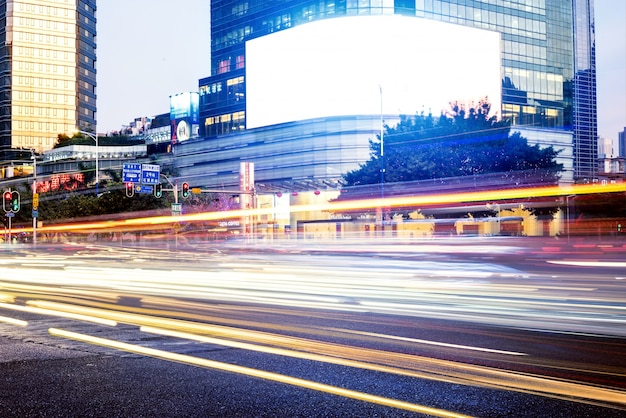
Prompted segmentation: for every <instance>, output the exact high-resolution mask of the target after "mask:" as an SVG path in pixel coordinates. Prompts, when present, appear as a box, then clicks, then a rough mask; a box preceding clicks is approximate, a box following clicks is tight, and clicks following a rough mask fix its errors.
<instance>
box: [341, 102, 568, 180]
mask: <svg viewBox="0 0 626 418" xmlns="http://www.w3.org/2000/svg"><path fill="white" fill-rule="evenodd" d="M490 109H491V105H490V104H489V103H488V102H487V101H486V100H482V101H480V102H479V103H478V104H477V105H476V106H474V107H470V108H469V109H467V110H466V109H465V108H464V107H463V106H462V105H459V104H458V103H453V104H451V110H450V112H449V113H448V114H443V113H442V114H441V115H440V116H439V117H438V118H434V117H433V116H432V115H430V114H429V115H424V114H421V115H416V116H413V117H409V116H402V117H401V119H400V122H399V123H398V125H397V126H396V127H394V128H391V127H389V126H386V127H385V128H386V134H385V135H384V159H383V158H381V155H380V154H381V153H380V149H381V141H380V137H378V140H377V141H372V140H370V159H369V160H368V161H366V162H365V163H364V164H362V165H361V166H360V167H359V168H358V169H356V170H353V171H351V172H349V173H347V174H346V175H345V176H344V181H345V183H346V185H347V186H355V185H362V184H378V183H379V182H380V181H381V169H383V166H384V170H385V172H384V175H385V181H386V182H403V181H414V180H425V179H436V178H447V177H460V176H468V175H477V174H487V173H513V172H516V173H525V174H524V176H525V177H526V178H528V177H531V176H532V177H533V178H535V179H540V180H539V181H542V182H550V183H554V182H556V181H557V180H558V178H559V172H560V171H561V170H562V169H563V167H562V165H561V164H558V163H557V162H556V157H557V155H558V151H555V150H554V149H553V148H552V147H547V148H543V149H540V148H539V146H538V145H535V146H530V145H528V141H527V140H526V139H525V138H524V137H522V136H521V135H520V134H519V132H516V133H514V134H513V135H510V126H509V123H508V121H505V120H497V119H496V117H495V116H489V112H490Z"/></svg>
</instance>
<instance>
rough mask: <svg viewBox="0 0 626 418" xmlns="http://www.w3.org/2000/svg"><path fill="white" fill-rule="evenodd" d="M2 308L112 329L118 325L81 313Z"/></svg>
mask: <svg viewBox="0 0 626 418" xmlns="http://www.w3.org/2000/svg"><path fill="white" fill-rule="evenodd" d="M0 308H2V309H8V310H13V311H19V312H27V313H34V314H39V315H47V316H58V317H62V318H68V319H74V320H78V321H86V322H93V323H95V324H99V325H106V326H110V327H114V326H116V325H117V322H115V321H111V320H109V319H103V318H100V317H95V316H89V315H85V314H80V313H78V314H77V313H72V312H67V311H58V310H54V309H43V308H38V307H32V306H19V305H13V304H8V303H0Z"/></svg>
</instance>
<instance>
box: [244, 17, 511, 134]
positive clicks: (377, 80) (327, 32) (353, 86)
mask: <svg viewBox="0 0 626 418" xmlns="http://www.w3.org/2000/svg"><path fill="white" fill-rule="evenodd" d="M501 62H502V61H501V56H500V34H499V33H497V32H493V31H487V30H482V29H474V28H468V27H465V26H461V25H454V24H449V23H443V22H437V21H433V20H428V19H421V18H416V17H405V16H355V17H341V18H332V19H326V20H321V21H316V22H311V23H307V24H303V25H299V26H296V27H294V28H290V29H287V30H283V31H279V32H276V33H273V34H270V35H266V36H262V37H260V38H256V39H253V40H250V41H248V42H246V122H247V128H248V129H251V128H255V127H260V126H268V125H273V124H277V123H284V122H291V121H298V120H305V119H312V118H318V117H328V116H347V115H377V114H380V113H381V106H382V113H384V114H386V115H398V114H408V115H410V114H415V113H416V112H417V113H419V112H421V111H425V112H428V111H432V112H433V114H435V115H438V114H439V113H440V112H441V110H446V109H448V108H449V103H450V102H451V101H460V102H471V101H477V100H479V99H481V98H484V97H487V98H488V100H489V101H490V103H491V104H492V111H494V112H497V113H498V114H499V113H500V108H501V81H500V80H501V71H500V67H501Z"/></svg>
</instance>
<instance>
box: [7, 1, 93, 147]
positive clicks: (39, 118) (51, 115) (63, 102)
mask: <svg viewBox="0 0 626 418" xmlns="http://www.w3.org/2000/svg"><path fill="white" fill-rule="evenodd" d="M0 21H1V22H2V24H1V25H0V147H1V148H2V149H0V152H2V151H6V150H7V149H10V148H25V149H35V150H36V151H38V152H41V151H44V150H48V149H51V148H52V147H53V146H54V144H55V143H56V141H57V138H58V135H59V134H67V135H70V136H71V135H72V134H73V133H74V132H75V131H76V130H77V129H79V130H90V131H94V132H95V131H96V0H28V1H26V0H24V1H22V0H6V1H0Z"/></svg>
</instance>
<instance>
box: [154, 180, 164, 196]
mask: <svg viewBox="0 0 626 418" xmlns="http://www.w3.org/2000/svg"><path fill="white" fill-rule="evenodd" d="M154 195H155V196H156V197H157V198H159V199H160V198H161V196H163V186H162V185H161V183H159V184H155V185H154Z"/></svg>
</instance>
